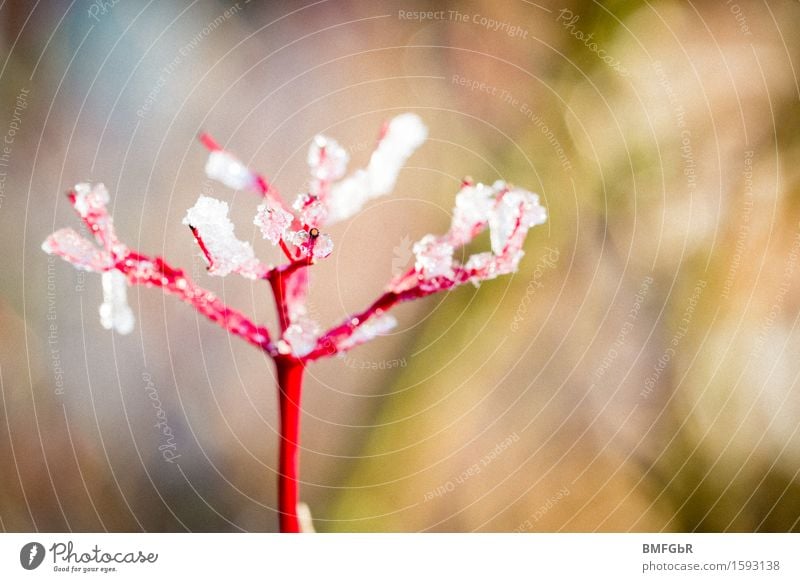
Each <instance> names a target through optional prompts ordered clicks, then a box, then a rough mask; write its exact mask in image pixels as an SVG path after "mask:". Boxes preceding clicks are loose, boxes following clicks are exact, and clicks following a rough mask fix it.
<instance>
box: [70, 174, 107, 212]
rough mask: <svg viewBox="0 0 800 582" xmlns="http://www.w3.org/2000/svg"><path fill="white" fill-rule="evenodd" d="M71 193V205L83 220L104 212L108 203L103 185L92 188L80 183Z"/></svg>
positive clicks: (89, 185)
mask: <svg viewBox="0 0 800 582" xmlns="http://www.w3.org/2000/svg"><path fill="white" fill-rule="evenodd" d="M73 191H74V192H75V202H74V203H73V205H74V207H75V210H77V211H78V214H80V215H81V217H83V218H86V217H87V216H89V215H91V214H94V213H97V212H102V211H104V210H105V208H106V205H107V204H108V201H109V196H108V190H106V187H105V186H104V185H103V184H95V185H94V186H92V185H91V184H87V183H86V182H82V183H80V184H76V185H75V188H74V190H73Z"/></svg>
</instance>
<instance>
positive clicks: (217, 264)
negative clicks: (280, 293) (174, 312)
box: [183, 196, 262, 279]
mask: <svg viewBox="0 0 800 582" xmlns="http://www.w3.org/2000/svg"><path fill="white" fill-rule="evenodd" d="M183 224H186V225H188V226H191V227H192V228H194V229H196V231H197V233H198V235H199V237H200V239H201V240H202V241H203V244H204V245H205V247H206V249H207V250H208V254H209V255H210V264H209V268H208V272H209V274H211V275H217V276H220V277H224V276H225V275H228V274H229V273H231V272H236V273H239V274H240V275H242V276H244V277H247V278H248V279H257V278H258V277H259V275H260V274H261V271H262V269H261V268H260V263H259V262H258V260H257V259H256V258H255V253H254V251H253V247H251V246H250V244H249V243H246V242H243V241H240V240H239V239H237V238H236V236H235V235H234V233H233V223H232V222H231V221H230V220H229V219H228V204H227V203H226V202H223V201H222V200H217V199H215V198H211V197H210V196H200V198H198V199H197V202H196V203H195V205H194V206H193V207H191V208H190V209H189V210H187V211H186V217H185V218H184V219H183Z"/></svg>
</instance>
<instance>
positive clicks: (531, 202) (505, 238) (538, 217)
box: [489, 182, 547, 255]
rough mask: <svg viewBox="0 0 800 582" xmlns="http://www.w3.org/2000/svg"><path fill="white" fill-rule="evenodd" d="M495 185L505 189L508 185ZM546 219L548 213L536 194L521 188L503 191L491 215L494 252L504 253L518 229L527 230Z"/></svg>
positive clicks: (491, 235) (490, 224) (490, 226)
mask: <svg viewBox="0 0 800 582" xmlns="http://www.w3.org/2000/svg"><path fill="white" fill-rule="evenodd" d="M495 187H496V188H498V189H503V188H505V187H506V185H505V184H504V183H502V182H499V183H496V184H495ZM546 220H547V213H546V212H545V210H544V208H542V207H541V206H540V205H539V197H538V196H537V195H536V194H533V193H532V192H528V191H527V190H522V189H520V188H515V189H512V190H508V191H504V192H501V196H500V199H499V200H498V202H497V204H496V206H495V208H494V209H493V211H492V212H491V213H490V215H489V229H490V238H491V242H492V252H494V253H495V254H496V255H500V254H502V253H503V251H504V249H505V248H506V245H507V244H508V242H509V238H510V237H511V236H512V234H514V233H515V232H517V231H523V232H527V231H528V229H530V228H531V227H534V226H536V225H538V224H543V223H544V222H545V221H546Z"/></svg>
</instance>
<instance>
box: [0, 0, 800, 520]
mask: <svg viewBox="0 0 800 582" xmlns="http://www.w3.org/2000/svg"><path fill="white" fill-rule="evenodd" d="M798 24H800V6H798V4H797V3H796V2H789V1H776V2H766V1H762V2H758V1H752V2H751V1H747V0H735V1H724V2H723V1H717V2H695V3H686V2H678V1H654V2H616V1H612V2H603V3H600V2H588V1H586V2H569V1H565V2H562V3H553V2H549V1H547V0H544V1H542V2H528V1H523V0H519V1H517V0H514V1H509V2H503V3H497V2H489V1H488V0H485V1H464V2H455V1H454V2H422V1H417V2H415V1H406V0H403V1H399V2H394V1H377V2H369V3H366V2H355V1H341V0H328V1H325V0H322V1H319V2H281V1H278V2H269V3H267V2H247V1H245V0H240V1H239V2H232V1H229V0H224V1H194V2H188V1H186V2H184V1H180V2H168V3H167V2H159V3H156V2H143V1H142V2H138V1H132V0H119V1H117V0H114V1H111V2H100V1H94V2H90V1H79V2H72V3H67V2H42V3H35V4H33V5H31V3H28V2H22V1H18V0H7V1H5V2H3V3H0V47H2V52H0V136H1V137H0V139H2V140H3V142H2V143H0V225H1V226H0V242H1V243H2V248H3V253H2V269H1V270H0V273H2V274H0V395H1V396H2V398H1V399H0V407H1V408H2V413H1V414H0V527H2V529H3V530H5V531H34V530H40V531H104V530H108V531H140V530H146V531H186V530H191V531H239V530H247V531H275V530H276V529H277V517H276V513H275V510H274V507H275V499H276V491H275V489H276V488H275V470H276V465H277V462H276V455H277V434H276V422H277V418H276V403H277V398H276V391H275V386H274V380H273V378H274V376H273V369H272V367H271V365H270V362H269V361H268V360H266V359H265V358H264V357H263V356H262V355H261V354H260V353H258V352H257V351H256V350H254V349H252V348H251V347H249V346H248V345H246V344H244V343H243V342H240V341H237V340H235V339H233V338H231V337H229V336H227V335H226V334H225V333H224V332H223V331H221V330H220V329H218V328H217V327H215V326H214V325H213V324H210V323H208V322H206V321H205V320H203V319H201V318H199V317H198V316H197V315H196V314H195V313H194V312H193V311H192V310H191V309H190V308H189V307H187V306H186V305H183V304H180V303H178V302H177V301H176V300H174V299H173V298H171V297H165V296H163V295H162V294H161V293H160V292H159V291H158V290H152V289H143V288H142V289H140V288H137V289H131V291H130V301H131V304H132V306H133V308H134V311H135V313H136V316H137V327H136V330H135V331H134V333H133V334H131V335H128V336H118V335H115V334H112V333H110V332H107V331H105V330H103V329H102V328H101V326H100V323H99V318H98V313H97V309H98V305H99V304H100V301H101V288H100V281H99V277H98V276H97V275H94V274H91V273H88V274H87V273H80V272H77V271H76V270H75V269H73V268H72V267H71V266H70V265H67V264H65V263H63V262H62V261H60V260H55V259H52V258H49V257H48V256H47V255H45V254H44V253H43V252H41V250H40V245H41V243H42V241H43V240H44V238H45V237H46V236H47V235H48V234H49V233H50V232H52V231H53V230H55V229H58V228H62V227H66V226H71V227H73V228H79V222H78V219H77V218H76V216H75V215H74V213H73V212H72V211H71V208H70V207H69V205H68V204H67V202H66V199H65V196H64V192H65V190H66V189H68V188H69V187H71V186H72V185H73V184H75V183H76V182H78V181H84V180H92V181H102V182H104V183H105V184H106V185H107V186H108V187H109V190H110V191H111V195H112V205H113V213H114V217H115V220H116V223H117V226H118V230H119V232H120V234H121V237H122V238H123V240H124V241H125V242H126V243H128V244H129V245H130V246H131V247H134V248H137V249H139V250H140V251H141V252H144V253H147V254H161V255H164V256H165V257H166V258H167V259H168V260H169V261H170V262H171V263H172V264H175V265H178V266H182V267H184V268H185V269H186V270H187V271H188V272H189V273H190V274H192V275H193V276H194V277H195V278H197V279H198V281H199V282H200V283H201V284H203V285H204V286H207V287H209V288H211V289H214V290H215V291H216V292H218V293H219V294H220V295H221V296H223V298H224V299H225V301H226V302H228V303H229V304H231V305H232V306H235V307H237V308H240V309H242V310H243V311H245V312H246V313H248V314H250V315H252V316H253V317H255V318H257V319H259V320H260V321H264V322H267V323H270V324H274V318H273V315H272V304H271V302H270V296H269V292H268V290H267V288H266V287H264V286H263V285H259V284H252V283H251V282H249V281H246V280H243V279H235V278H233V277H229V278H226V279H219V278H211V277H208V276H207V275H206V274H205V270H204V263H203V260H202V258H201V257H200V256H199V254H198V251H197V247H196V246H195V244H194V243H193V240H192V237H191V235H190V233H189V232H188V231H187V230H186V228H185V227H183V226H182V225H181V219H182V217H183V215H184V213H185V210H186V209H187V208H188V207H190V206H191V205H192V204H193V203H194V201H195V199H196V198H197V196H198V195H199V194H200V193H205V194H213V195H214V196H216V197H219V198H222V199H225V200H228V202H229V203H230V204H231V205H232V215H233V217H234V221H235V222H236V224H237V233H238V235H239V236H240V238H245V239H248V240H251V241H252V242H253V244H254V245H255V246H256V248H257V250H258V252H259V253H260V255H261V256H262V257H264V258H265V259H270V258H273V259H277V257H276V255H274V254H272V253H273V250H272V249H271V248H269V245H268V244H266V243H265V242H264V241H262V240H260V237H259V236H257V233H256V232H255V228H256V227H254V226H253V225H252V215H253V213H254V210H255V206H256V204H257V201H256V200H255V199H254V198H253V197H252V195H250V196H248V195H246V194H242V193H233V192H232V191H230V190H227V189H225V188H223V187H222V186H220V185H217V184H213V183H211V182H209V181H208V180H206V178H205V176H204V174H203V165H204V162H205V157H206V154H205V150H204V148H203V147H202V146H200V145H199V144H198V143H197V140H196V137H197V134H198V133H199V132H200V131H203V130H205V131H209V132H211V133H212V135H214V136H215V137H216V138H217V140H218V141H220V142H221V143H223V144H224V145H225V146H226V147H227V148H229V149H230V150H232V151H234V152H236V153H237V154H239V155H240V156H241V157H242V159H244V160H245V161H246V162H247V163H249V164H250V165H251V166H253V167H254V168H257V169H259V170H261V171H262V172H263V173H265V174H266V175H268V176H270V177H271V178H272V181H273V183H276V184H277V185H278V186H279V188H280V190H281V191H282V192H283V193H284V194H285V195H286V196H287V197H288V198H289V199H294V196H295V195H296V194H297V193H298V192H301V191H302V190H303V189H304V187H305V184H306V181H307V179H308V176H307V171H306V161H305V156H306V151H307V148H308V144H309V143H310V140H311V139H312V138H313V136H314V135H315V134H316V133H318V132H323V133H325V134H327V135H330V136H332V137H334V138H336V139H337V140H338V141H339V142H340V143H341V144H342V145H343V146H344V147H345V148H346V149H347V150H348V151H349V152H350V154H351V159H352V162H351V167H353V168H355V167H358V166H361V165H363V164H365V163H366V161H367V160H368V159H369V154H370V151H371V149H372V146H373V145H374V142H375V138H376V136H377V132H378V128H379V127H380V124H381V122H382V121H383V120H385V119H387V118H389V117H391V116H393V115H396V114H398V113H400V112H404V111H413V112H416V113H418V114H419V115H420V116H421V117H422V118H423V119H424V120H425V122H426V123H427V124H428V125H429V127H430V139H429V141H428V142H426V144H425V145H424V146H423V147H422V148H420V150H418V152H417V153H416V154H415V155H414V156H413V157H412V158H411V159H410V160H409V165H408V167H407V168H406V169H404V170H403V172H402V173H401V175H400V179H399V181H398V185H397V188H396V189H395V193H394V194H393V195H392V196H390V197H387V198H384V199H381V200H379V201H375V202H373V203H372V204H371V205H369V206H368V207H367V208H366V209H365V210H364V211H363V212H362V213H361V214H359V215H358V216H357V217H355V218H354V219H353V220H351V221H349V222H346V223H343V224H339V225H336V227H334V228H333V229H332V232H331V234H332V236H333V237H334V240H335V244H336V249H335V251H334V255H333V256H332V257H331V258H329V259H328V260H327V261H325V262H323V264H321V265H320V266H318V267H316V268H315V269H314V270H313V281H312V285H313V291H312V296H311V304H310V311H311V313H312V314H313V315H314V316H315V317H317V318H318V319H319V320H321V321H322V322H324V323H326V324H333V323H335V322H338V321H339V320H341V319H342V318H343V317H345V316H346V315H347V314H349V313H351V312H353V311H355V310H358V309H361V308H363V307H364V306H366V305H367V304H368V303H369V302H370V301H371V300H372V299H373V298H374V297H375V296H377V294H378V293H380V291H381V289H382V288H383V286H384V285H385V284H386V282H387V281H388V280H389V278H390V277H391V276H392V274H393V273H395V272H397V271H399V270H401V269H403V268H405V267H407V266H408V265H409V264H410V262H411V260H412V254H411V245H412V244H413V241H416V240H418V239H419V238H421V237H422V236H423V235H424V234H426V233H428V232H443V231H444V230H446V228H447V226H448V224H449V215H450V211H451V208H452V204H453V197H454V195H455V193H456V191H457V189H458V186H459V182H460V180H461V178H462V177H463V176H465V175H470V176H472V177H474V178H475V179H476V180H479V181H483V182H492V181H494V180H496V179H498V178H502V179H505V180H508V181H511V182H513V183H515V184H519V185H521V186H524V187H526V188H528V189H530V190H534V191H536V192H539V193H540V194H541V196H542V200H543V203H544V205H545V206H546V207H547V208H548V212H549V215H550V220H549V221H548V223H547V224H546V225H544V226H541V227H538V228H536V229H534V230H533V231H531V234H530V235H529V237H528V241H527V244H526V252H527V254H526V257H525V258H524V260H523V262H522V264H521V268H520V271H519V273H517V274H516V275H515V276H513V277H505V278H502V279H498V280H495V281H491V282H488V283H485V284H483V285H482V286H481V287H480V288H473V287H471V286H468V287H463V288H459V289H458V290H455V291H453V292H451V293H448V294H443V295H437V296H433V297H430V298H428V299H425V300H423V301H419V302H416V303H413V304H407V305H404V306H402V307H401V308H400V309H398V310H397V312H396V315H397V317H398V319H399V321H400V326H399V328H398V329H397V330H396V331H395V332H394V333H392V334H391V335H390V336H389V337H386V338H381V339H378V340H376V341H374V342H372V343H370V344H368V345H366V346H363V347H361V348H358V349H356V350H354V351H353V352H351V353H350V354H349V355H348V356H347V357H346V358H344V359H333V360H326V361H323V362H320V363H316V364H314V365H313V366H312V367H311V368H310V370H309V373H308V375H307V382H306V387H305V392H304V401H303V408H304V415H303V419H302V437H303V443H302V444H303V449H302V457H301V475H302V479H303V482H302V486H301V496H302V498H303V499H304V500H305V501H306V502H307V503H308V504H309V506H310V508H311V512H312V514H313V517H314V523H315V526H316V528H317V530H318V531H331V532H333V531H615V532H619V531H790V530H795V531H796V530H798V529H800V479H799V478H798V475H799V473H800V434H798V426H800V424H799V423H798V419H800V390H799V389H798V374H800V327H798V317H799V316H800V268H798V265H797V262H798V257H800V197H799V196H798V195H799V194H800V190H799V189H798V180H799V179H800V164H798V160H800V151H799V150H798V147H799V146H800V142H799V141H798V137H797V135H798V132H797V130H796V128H797V127H798V122H800V103H799V100H800V84H799V82H798V78H797V69H798V51H800V37H798V35H797V34H795V32H796V30H797V26H798ZM478 247H480V241H479V244H477V245H476V247H475V248H476V249H478ZM156 403H157V404H156ZM165 427H168V428H169V432H170V434H171V435H172V437H173V438H170V439H166V438H165V435H164V431H165ZM165 451H169V453H165Z"/></svg>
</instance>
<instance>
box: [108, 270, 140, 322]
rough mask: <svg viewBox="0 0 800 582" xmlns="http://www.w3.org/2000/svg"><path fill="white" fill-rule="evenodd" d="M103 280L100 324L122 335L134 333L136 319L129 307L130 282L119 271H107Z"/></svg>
mask: <svg viewBox="0 0 800 582" xmlns="http://www.w3.org/2000/svg"><path fill="white" fill-rule="evenodd" d="M102 280H103V304H102V305H100V323H101V324H102V326H103V327H104V328H106V329H113V330H114V331H116V332H118V333H121V334H128V333H130V332H132V331H133V325H134V321H135V320H134V317H133V311H131V308H130V306H129V305H128V281H127V279H126V278H125V275H123V274H122V273H120V272H119V271H106V272H104V273H103V276H102Z"/></svg>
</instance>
